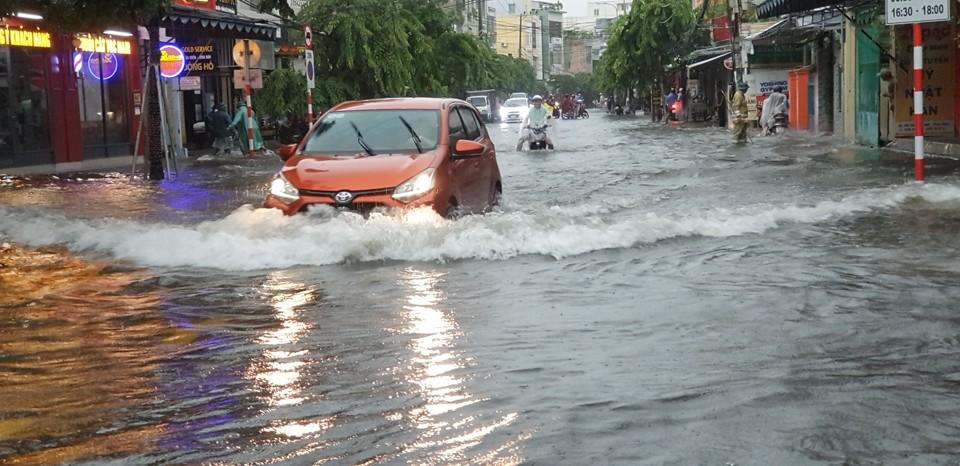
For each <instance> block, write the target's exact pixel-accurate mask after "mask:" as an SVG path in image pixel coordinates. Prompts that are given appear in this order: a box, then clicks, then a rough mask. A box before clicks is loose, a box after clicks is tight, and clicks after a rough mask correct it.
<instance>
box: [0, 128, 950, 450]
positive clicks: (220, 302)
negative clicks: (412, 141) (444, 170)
mask: <svg viewBox="0 0 960 466" xmlns="http://www.w3.org/2000/svg"><path fill="white" fill-rule="evenodd" d="M559 127H560V130H561V131H560V134H558V135H556V139H557V143H558V147H559V150H557V151H556V152H553V153H539V154H528V153H515V152H513V151H512V149H511V147H512V145H513V143H514V141H515V128H501V127H499V126H493V127H491V130H492V131H493V132H494V133H495V140H496V141H497V143H498V147H499V148H500V154H499V160H500V166H501V171H502V172H503V176H504V183H503V184H504V195H505V198H504V205H503V207H502V209H501V210H499V211H497V212H494V213H491V214H487V215H484V216H468V217H466V218H462V219H459V220H456V221H446V220H441V219H439V218H436V217H435V216H433V215H432V214H430V213H429V212H427V211H414V212H409V213H407V214H404V215H373V216H371V217H370V218H366V219H365V218H362V217H359V216H356V215H353V214H350V213H332V212H329V211H319V212H314V213H312V214H311V215H305V216H299V217H295V218H285V217H283V216H282V215H280V214H279V213H278V212H275V211H268V210H263V209H258V208H256V206H257V205H259V202H260V200H261V199H262V196H263V193H264V191H265V189H266V185H267V184H268V182H269V179H270V177H271V175H272V174H273V172H274V171H275V169H276V168H277V166H278V163H277V162H276V161H275V160H270V159H268V158H265V157H263V158H259V159H255V160H253V161H247V160H234V161H227V162H212V163H206V164H197V165H195V166H193V167H191V168H189V169H185V170H184V171H183V172H182V173H181V175H180V178H179V179H178V180H177V181H176V182H164V183H161V184H159V185H152V184H149V183H143V182H141V181H137V180H130V179H128V178H126V177H125V176H123V175H120V174H117V175H110V176H107V177H99V176H83V175H81V176H79V177H77V176H73V177H60V178H56V179H55V178H51V177H38V178H27V179H21V178H6V179H3V180H2V181H0V242H2V243H4V244H2V245H0V291H2V292H0V463H2V464H56V463H70V464H169V463H176V464H294V465H296V464H444V465H446V464H490V465H505V464H542V465H555V464H576V465H581V464H626V465H637V464H650V465H661V464H676V465H692V464H697V465H794V464H797V465H807V464H850V465H861V464H862V465H867V464H884V465H915V464H960V463H958V458H960V396H958V394H960V363H958V361H960V358H958V356H960V306H958V304H957V302H958V299H960V287H958V285H957V284H958V283H960V262H958V250H960V235H958V234H957V232H958V227H960V176H958V173H957V172H956V171H955V170H954V168H953V167H952V166H950V165H942V166H939V167H935V168H934V169H932V170H931V172H930V173H929V178H930V181H929V182H927V183H926V184H924V185H918V184H915V183H913V182H912V181H910V179H911V177H912V174H911V172H910V168H911V164H910V163H887V162H884V161H883V160H881V157H880V155H881V154H880V153H879V152H878V151H873V150H867V149H845V148H840V147H839V146H838V145H837V143H836V142H835V141H833V140H831V139H826V138H812V137H802V136H797V135H788V136H786V137H783V138H780V139H765V138H755V139H754V141H753V143H752V144H750V145H747V146H744V147H734V146H731V145H730V144H729V142H728V141H729V135H728V134H727V133H725V132H723V131H721V130H719V129H716V128H694V127H673V126H663V125H651V124H649V123H646V122H645V121H643V120H642V119H634V118H619V119H618V118H612V117H607V116H605V115H602V114H600V112H597V114H596V115H595V116H594V118H593V119H591V120H588V121H562V122H559Z"/></svg>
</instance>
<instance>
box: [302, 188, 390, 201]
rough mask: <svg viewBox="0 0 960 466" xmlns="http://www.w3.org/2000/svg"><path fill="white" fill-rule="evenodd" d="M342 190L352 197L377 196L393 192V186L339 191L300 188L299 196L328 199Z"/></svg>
mask: <svg viewBox="0 0 960 466" xmlns="http://www.w3.org/2000/svg"><path fill="white" fill-rule="evenodd" d="M342 191H347V192H348V193H350V194H353V198H354V199H356V198H358V197H360V196H379V195H383V194H393V188H380V189H367V190H362V191H350V190H348V189H342V190H340V191H314V190H311V189H301V190H300V195H301V196H321V197H329V198H330V199H334V198H335V196H336V195H337V193H339V192H342Z"/></svg>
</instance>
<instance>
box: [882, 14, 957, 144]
mask: <svg viewBox="0 0 960 466" xmlns="http://www.w3.org/2000/svg"><path fill="white" fill-rule="evenodd" d="M895 30H896V44H897V61H898V62H899V64H900V66H898V67H897V74H896V80H897V81H896V93H895V95H894V113H895V115H896V119H897V137H904V136H913V39H912V28H911V27H910V26H897V27H896V29H895ZM953 38H954V26H953V24H950V23H930V24H924V25H923V83H922V84H923V133H924V134H926V135H928V136H953V126H954V112H953V107H954V102H955V100H954V97H955V96H954V93H955V92H957V91H956V89H955V87H956V83H955V82H954V80H955V76H956V74H955V73H956V69H955V68H954V59H955V58H954V57H955V55H954V49H955V48H956V47H955V46H954V42H953ZM904 68H906V69H907V70H908V71H904Z"/></svg>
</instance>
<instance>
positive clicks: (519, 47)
mask: <svg viewBox="0 0 960 466" xmlns="http://www.w3.org/2000/svg"><path fill="white" fill-rule="evenodd" d="M518 24H519V26H520V27H518V28H517V58H523V13H522V12H521V13H520V22H519V23H518Z"/></svg>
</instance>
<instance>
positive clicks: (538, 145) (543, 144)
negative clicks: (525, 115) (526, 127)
mask: <svg viewBox="0 0 960 466" xmlns="http://www.w3.org/2000/svg"><path fill="white" fill-rule="evenodd" d="M528 147H529V148H530V150H545V149H553V144H548V143H547V125H546V124H540V125H536V126H531V127H530V141H529V143H528Z"/></svg>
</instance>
